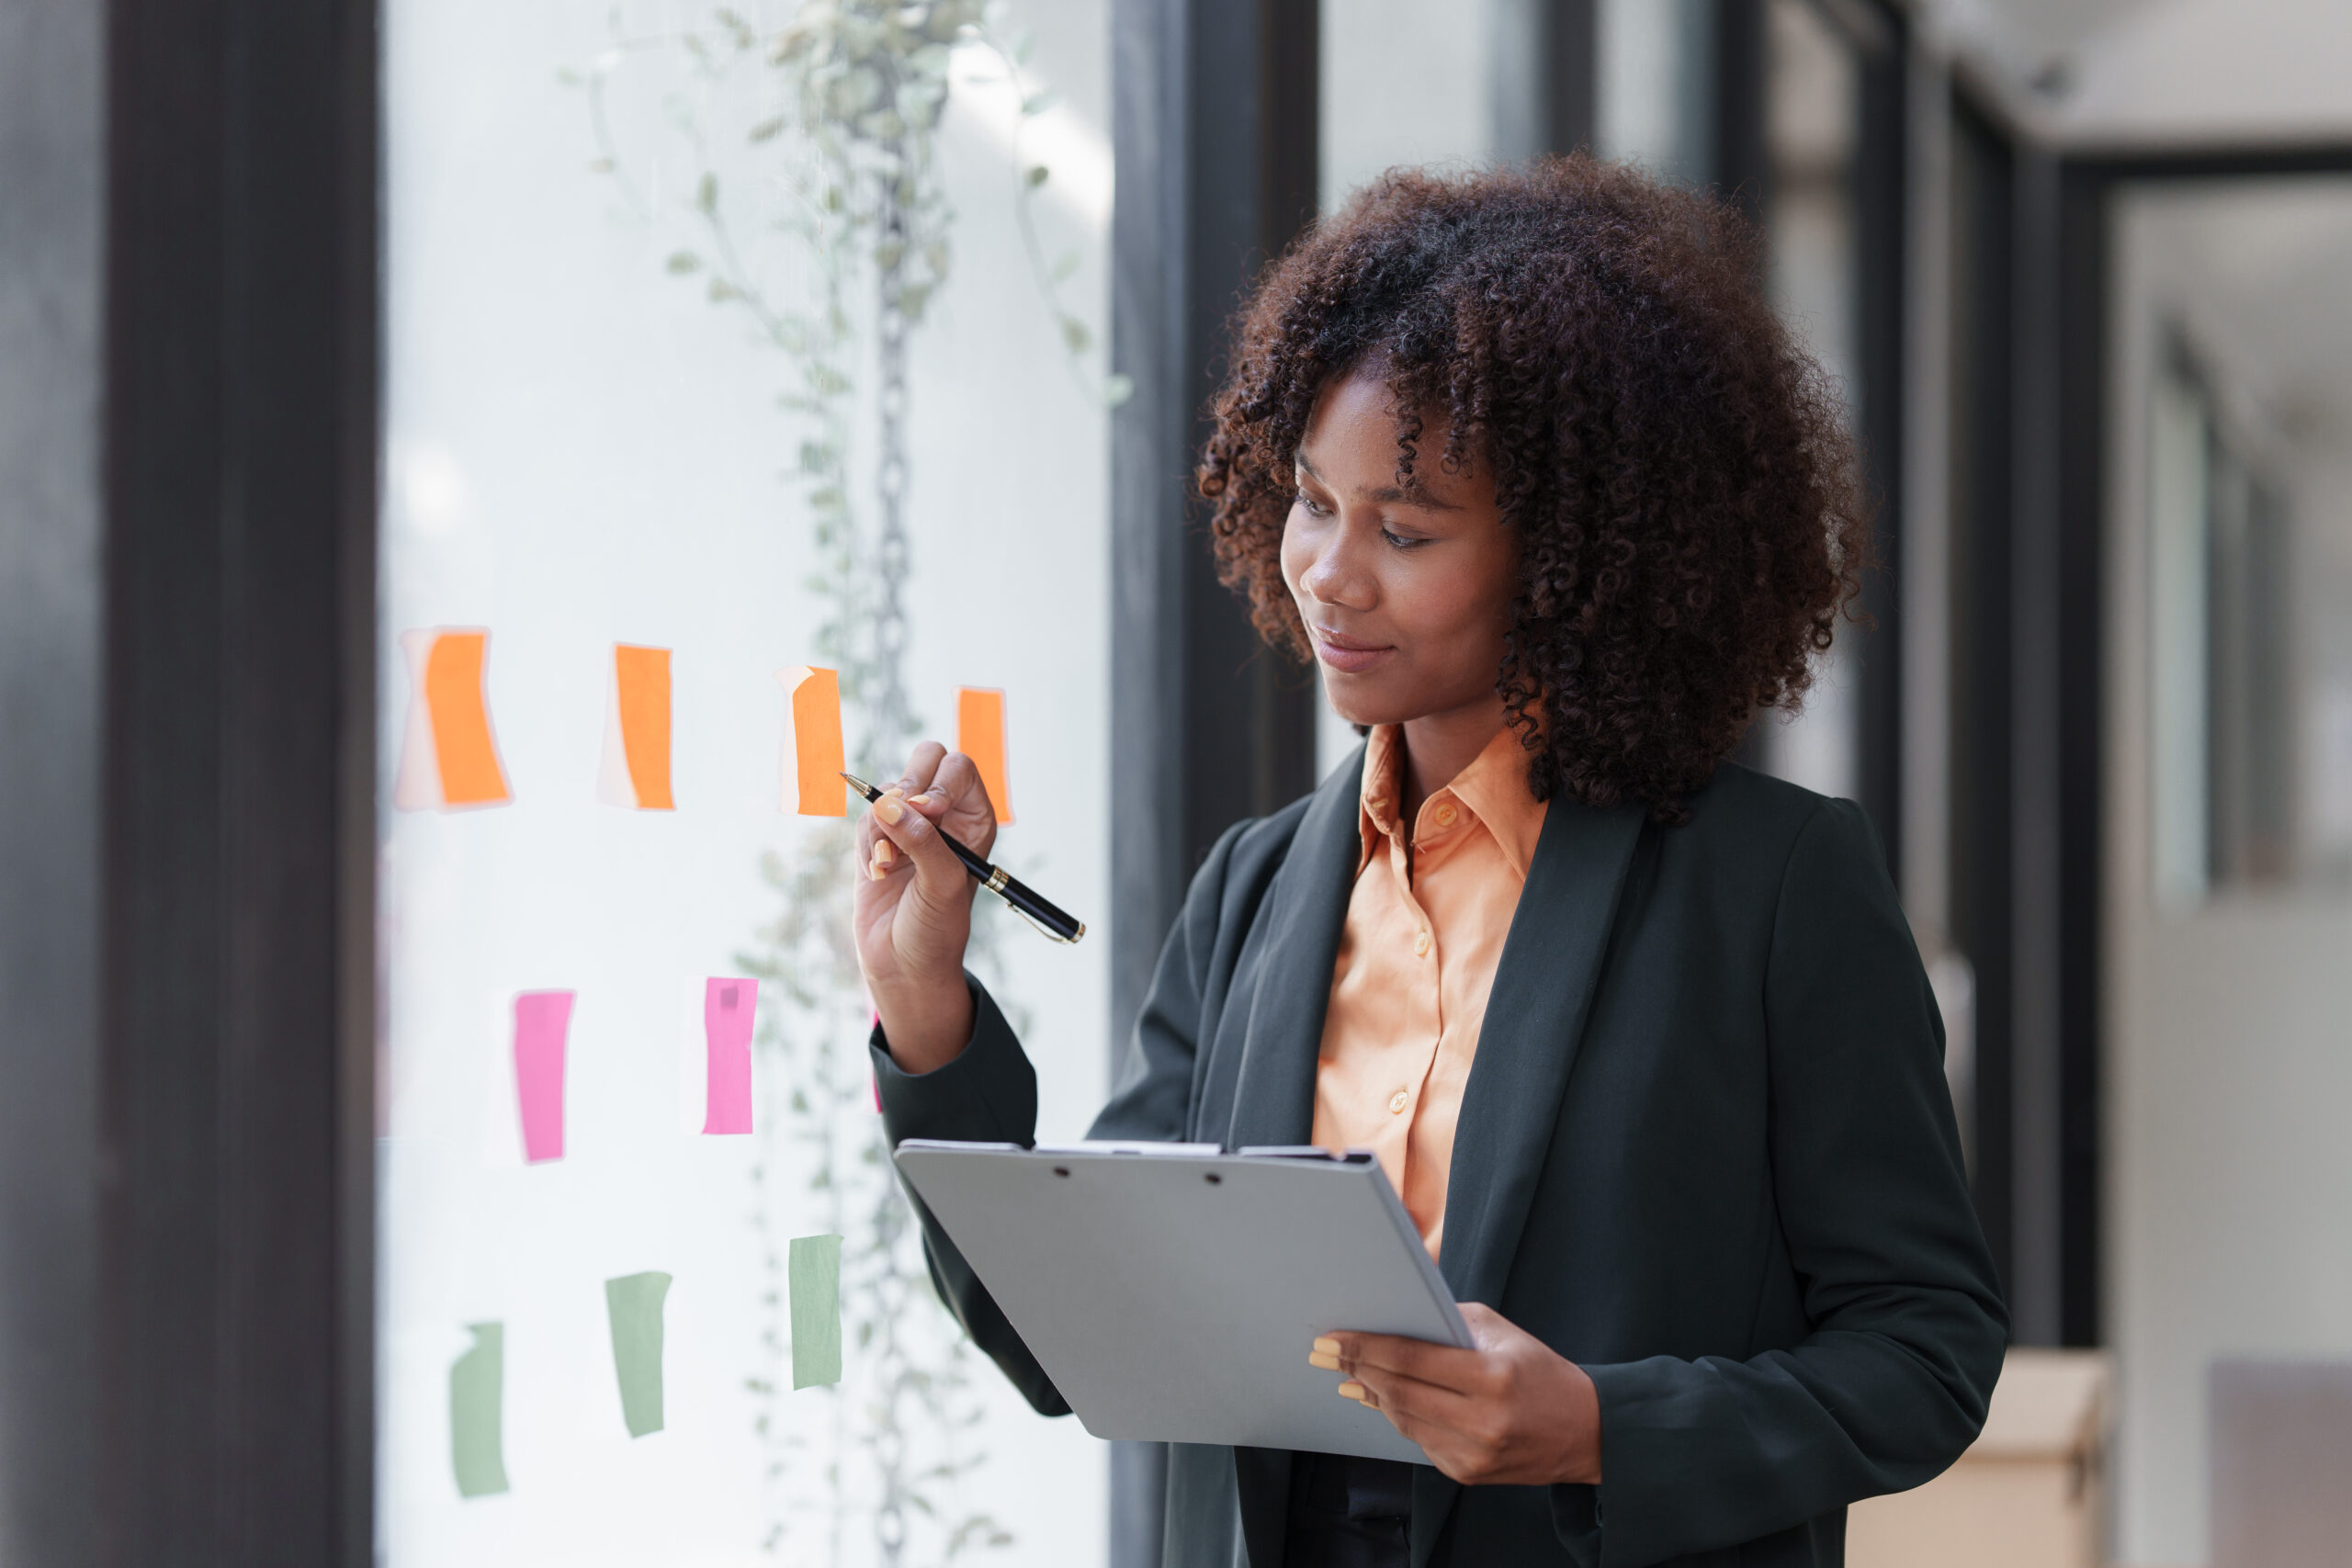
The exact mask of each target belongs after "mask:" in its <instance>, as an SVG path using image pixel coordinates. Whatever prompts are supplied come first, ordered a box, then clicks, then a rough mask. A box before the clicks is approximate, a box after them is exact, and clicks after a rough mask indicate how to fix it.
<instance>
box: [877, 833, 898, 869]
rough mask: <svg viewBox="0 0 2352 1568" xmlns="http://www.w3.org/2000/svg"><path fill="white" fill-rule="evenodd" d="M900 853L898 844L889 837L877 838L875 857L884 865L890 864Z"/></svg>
mask: <svg viewBox="0 0 2352 1568" xmlns="http://www.w3.org/2000/svg"><path fill="white" fill-rule="evenodd" d="M898 854H899V851H898V846H896V845H895V844H893V843H891V842H890V840H888V839H882V840H876V843H875V845H874V858H875V860H876V861H877V862H879V863H881V864H883V865H888V864H889V863H891V862H892V861H893V860H896V859H897V858H898Z"/></svg>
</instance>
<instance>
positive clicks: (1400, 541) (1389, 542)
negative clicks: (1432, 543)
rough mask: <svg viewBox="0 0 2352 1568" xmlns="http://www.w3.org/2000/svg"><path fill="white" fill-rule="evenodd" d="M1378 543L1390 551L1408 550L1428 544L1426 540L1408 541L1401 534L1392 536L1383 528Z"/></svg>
mask: <svg viewBox="0 0 2352 1568" xmlns="http://www.w3.org/2000/svg"><path fill="white" fill-rule="evenodd" d="M1380 541H1381V543H1383V544H1385V545H1386V546H1388V547H1390V548H1391V549H1398V550H1409V549H1412V548H1413V547H1416V546H1419V545H1426V544H1428V543H1429V541H1428V540H1427V539H1408V538H1407V537H1406V536H1404V535H1402V534H1392V533H1390V532H1389V531H1388V530H1387V529H1385V528H1383V529H1382V530H1381V531H1380Z"/></svg>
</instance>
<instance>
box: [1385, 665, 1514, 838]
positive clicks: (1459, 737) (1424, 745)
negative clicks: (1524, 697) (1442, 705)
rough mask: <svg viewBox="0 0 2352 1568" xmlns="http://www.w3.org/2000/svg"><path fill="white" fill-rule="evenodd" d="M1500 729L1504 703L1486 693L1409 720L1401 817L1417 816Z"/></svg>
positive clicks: (1408, 819)
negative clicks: (1422, 806) (1426, 802)
mask: <svg viewBox="0 0 2352 1568" xmlns="http://www.w3.org/2000/svg"><path fill="white" fill-rule="evenodd" d="M1502 727H1503V700H1502V698H1501V697H1500V696H1499V695H1497V694H1489V695H1487V697H1486V698H1485V699H1483V700H1482V701H1479V702H1476V703H1470V704H1466V705H1464V706H1462V707H1458V708H1448V709H1447V710H1446V711H1445V712H1443V713H1432V714H1424V715H1422V716H1420V717H1419V718H1408V719H1407V720H1406V721H1405V723H1404V725H1403V729H1404V732H1405V733H1404V739H1405V769H1404V773H1405V799H1404V802H1403V805H1404V818H1403V819H1404V820H1405V821H1406V822H1407V823H1408V824H1409V823H1410V822H1412V821H1413V820H1414V819H1415V818H1418V817H1419V816H1420V813H1421V802H1423V801H1425V800H1427V799H1428V798H1429V797H1430V795H1434V794H1435V793H1436V792H1437V791H1439V790H1442V789H1443V788H1444V787H1445V786H1446V785H1447V784H1452V783H1453V781H1454V779H1455V777H1456V776H1457V775H1459V774H1460V773H1461V772H1462V770H1463V769H1464V768H1466V767H1468V766H1469V765H1470V764H1471V763H1472V762H1473V761H1476V759H1477V756H1478V753H1479V752H1481V751H1483V750H1486V749H1487V742H1488V741H1490V740H1492V739H1494V738H1495V734H1496V732H1497V731H1498V730H1499V729H1501V728H1502Z"/></svg>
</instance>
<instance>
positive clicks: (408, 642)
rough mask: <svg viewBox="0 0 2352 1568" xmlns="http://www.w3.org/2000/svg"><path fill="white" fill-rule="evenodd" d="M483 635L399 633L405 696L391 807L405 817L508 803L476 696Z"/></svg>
mask: <svg viewBox="0 0 2352 1568" xmlns="http://www.w3.org/2000/svg"><path fill="white" fill-rule="evenodd" d="M489 642H490V634H489V633H488V632H486V631H482V630H481V629H479V628H473V627H451V626H436V627H435V628H434V629H433V630H431V631H407V632H402V633H401V652H403V653H404V654H406V655H407V656H408V667H409V677H410V680H411V682H412V695H411V696H410V698H409V707H408V724H407V728H406V729H405V730H404V731H403V732H402V735H401V769H400V773H399V775H398V776H397V778H396V779H395V780H394V782H393V785H392V804H393V805H394V806H397V807H400V808H401V809H402V810H404V811H423V810H436V811H455V810H461V809H463V808H465V807H471V806H503V805H505V804H506V803H507V802H508V801H510V800H513V799H514V798H515V795H514V792H513V791H512V790H510V789H509V788H507V785H506V773H505V771H504V770H503V769H502V768H501V767H500V766H499V764H498V743H497V742H496V741H495V740H494V739H492V737H491V733H490V707H489V704H488V700H487V699H486V698H485V696H484V695H483V692H482V661H483V658H484V655H485V653H486V652H487V650H488V646H489Z"/></svg>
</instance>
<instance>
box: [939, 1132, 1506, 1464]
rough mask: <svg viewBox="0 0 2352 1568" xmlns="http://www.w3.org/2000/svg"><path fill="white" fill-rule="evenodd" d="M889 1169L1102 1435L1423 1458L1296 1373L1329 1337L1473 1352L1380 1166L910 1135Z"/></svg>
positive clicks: (1183, 1148) (1304, 1153) (1312, 1376)
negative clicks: (1399, 1340)
mask: <svg viewBox="0 0 2352 1568" xmlns="http://www.w3.org/2000/svg"><path fill="white" fill-rule="evenodd" d="M897 1160H898V1166H899V1170H900V1172H902V1173H903V1174H904V1175H905V1177H906V1179H907V1182H908V1184H909V1185H910V1186H911V1187H912V1188H913V1189H914V1190H915V1191H916V1193H917V1194H918V1195H920V1196H921V1197H922V1201H923V1202H924V1204H925V1205H926V1206H928V1207H929V1208H930V1210H931V1212H932V1213H933V1215H934V1216H935V1217H936V1218H937V1219H938V1221H939V1223H940V1224H941V1225H942V1226H944V1228H945V1229H946V1232H947V1234H948V1235H949V1236H950V1237H952V1238H953V1239H954V1240H955V1243H956V1247H957V1248H958V1249H959V1250H960V1251H962V1253H963V1255H964V1258H965V1260H966V1261H967V1262H968V1263H969V1264H970V1265H971V1267H972V1271H973V1272H974V1273H975V1274H977V1275H978V1277H979V1280H980V1283H982V1284H983V1285H986V1286H987V1287H988V1290H989V1294H990V1295H991V1296H993V1297H995V1298H996V1303H997V1305H998V1306H999V1307H1001V1308H1002V1309H1003V1312H1004V1315H1005V1318H1006V1320H1007V1321H1008V1322H1010V1323H1011V1324H1012V1327H1013V1329H1014V1331H1015V1332H1017V1333H1018V1334H1019V1335H1020V1336H1021V1339H1022V1343H1023V1344H1024V1345H1026V1346H1028V1348H1029V1350H1030V1353H1031V1354H1032V1355H1034V1356H1035V1357H1036V1358H1037V1361H1038V1364H1039V1365H1041V1366H1042V1367H1044V1368H1045V1370H1046V1376H1048V1377H1050V1378H1051V1379H1053V1382H1054V1386H1055V1387H1056V1388H1057V1389H1059V1390H1060V1391H1061V1393H1062V1396H1063V1397H1064V1398H1065V1399H1067V1400H1069V1404H1070V1408H1071V1409H1072V1410H1074V1411H1076V1412H1077V1414H1078V1418H1079V1420H1080V1421H1081V1422H1082V1423H1084V1424H1085V1427H1086V1429H1087V1430H1088V1431H1090V1432H1091V1433H1093V1434H1094V1435H1095V1436H1096V1437H1098V1438H1134V1439H1137V1440H1140V1441H1146V1442H1170V1443H1221V1444H1232V1445H1237V1446H1248V1447H1256V1448H1271V1449H1300V1450H1309V1451H1319V1452H1323V1453H1334V1454H1358V1455H1363V1456H1364V1457H1366V1458H1371V1459H1393V1460H1403V1461H1408V1462H1409V1463H1414V1464H1426V1463H1428V1462H1429V1461H1428V1458H1427V1456H1425V1455H1424V1454H1423V1453H1422V1452H1421V1450H1420V1447H1419V1444H1416V1443H1413V1442H1410V1441H1408V1439H1406V1438H1404V1437H1403V1436H1401V1435H1400V1434H1399V1433H1398V1432H1397V1429H1396V1428H1395V1427H1391V1426H1390V1425H1389V1424H1388V1420H1387V1417H1385V1416H1382V1415H1381V1414H1380V1413H1379V1412H1377V1411H1375V1410H1371V1409H1367V1408H1366V1407H1364V1406H1363V1405H1361V1404H1357V1403H1356V1402H1355V1401H1353V1400H1350V1399H1342V1398H1340V1395H1339V1393H1337V1392H1336V1391H1337V1389H1338V1387H1339V1383H1340V1377H1339V1374H1337V1373H1334V1372H1327V1371H1317V1369H1315V1368H1314V1367H1311V1366H1309V1365H1307V1362H1306V1357H1307V1352H1308V1350H1309V1349H1310V1348H1312V1345H1313V1342H1314V1339H1315V1337H1316V1336H1317V1335H1318V1334H1325V1333H1329V1331H1331V1330H1332V1329H1335V1328H1351V1329H1358V1330H1362V1331H1363V1332H1366V1333H1374V1334H1403V1335H1409V1336H1411V1337H1414V1338H1417V1339H1427V1340H1430V1341H1433V1342H1435V1343H1438V1344H1447V1345H1456V1346H1462V1347H1465V1348H1466V1347H1468V1346H1469V1345H1470V1344H1471V1338H1470V1331H1469V1329H1468V1327H1467V1326H1466V1325H1464V1323H1463V1321H1462V1314H1461V1312H1460V1311H1459V1310H1458V1309H1457V1308H1456V1307H1455V1305H1454V1302H1453V1292H1451V1291H1449V1290H1448V1289H1447V1288H1446V1283H1445V1280H1444V1279H1443V1277H1442V1276H1441V1275H1440V1274H1439V1273H1438V1271H1437V1265H1436V1264H1434V1263H1432V1262H1431V1261H1430V1255H1429V1252H1428V1250H1427V1249H1426V1248H1425V1247H1423V1246H1422V1245H1421V1238H1420V1235H1419V1233H1418V1232H1417V1231H1416V1230H1415V1229H1414V1226H1413V1222H1412V1220H1411V1218H1410V1217H1409V1216H1408V1214H1407V1213H1405V1206H1404V1204H1402V1203H1401V1202H1399V1201H1397V1193H1396V1190H1394V1189H1393V1188H1391V1187H1390V1186H1389V1185H1388V1179H1387V1178H1386V1176H1385V1175H1384V1174H1382V1172H1381V1169H1380V1167H1379V1165H1378V1163H1377V1162H1375V1161H1374V1159H1373V1158H1372V1156H1369V1155H1353V1156H1344V1157H1342V1156H1332V1155H1329V1154H1327V1153H1325V1152H1324V1151H1322V1150H1320V1149H1295V1150H1273V1149H1269V1150H1251V1149H1244V1150H1242V1151H1240V1152H1239V1153H1238V1154H1225V1153H1223V1152H1221V1151H1220V1150H1219V1149H1218V1148H1217V1146H1216V1145H1214V1144H1104V1143H1095V1144H1076V1145H1039V1146H1038V1147H1036V1148H1034V1149H1023V1148H1021V1147H1020V1146H1018V1145H1012V1144H954V1143H941V1142H934V1141H932V1140H929V1139H922V1138H910V1139H908V1140H907V1141H906V1142H905V1143H902V1144H900V1145H899V1148H898V1153H897Z"/></svg>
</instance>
